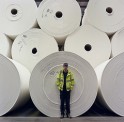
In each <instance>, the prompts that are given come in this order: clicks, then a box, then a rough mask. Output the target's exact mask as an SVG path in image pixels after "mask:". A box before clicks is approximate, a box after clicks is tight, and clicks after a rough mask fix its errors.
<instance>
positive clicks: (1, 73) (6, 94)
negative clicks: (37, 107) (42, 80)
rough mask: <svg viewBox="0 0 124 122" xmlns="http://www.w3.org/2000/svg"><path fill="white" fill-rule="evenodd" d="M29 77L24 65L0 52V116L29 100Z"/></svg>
mask: <svg viewBox="0 0 124 122" xmlns="http://www.w3.org/2000/svg"><path fill="white" fill-rule="evenodd" d="M29 79H30V72H29V71H28V70H27V69H26V68H25V67H24V66H22V65H21V64H19V63H17V62H15V61H13V60H10V59H8V58H6V57H4V56H3V55H1V54H0V116H2V115H4V114H6V113H8V112H10V111H11V110H14V109H17V108H18V107H22V106H23V105H24V104H25V103H26V102H27V101H28V100H29V98H30V96H29Z"/></svg>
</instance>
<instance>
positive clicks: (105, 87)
mask: <svg viewBox="0 0 124 122" xmlns="http://www.w3.org/2000/svg"><path fill="white" fill-rule="evenodd" d="M95 71H96V74H97V77H98V81H99V94H98V98H99V101H100V102H101V103H102V104H103V105H104V106H105V107H107V108H108V109H110V110H111V111H113V112H114V113H116V114H117V115H120V116H124V102H123V101H124V88H123V86H124V80H123V79H124V53H122V54H120V55H118V56H116V57H114V58H113V59H111V60H109V61H107V62H105V63H103V64H101V65H99V66H98V67H97V68H96V69H95Z"/></svg>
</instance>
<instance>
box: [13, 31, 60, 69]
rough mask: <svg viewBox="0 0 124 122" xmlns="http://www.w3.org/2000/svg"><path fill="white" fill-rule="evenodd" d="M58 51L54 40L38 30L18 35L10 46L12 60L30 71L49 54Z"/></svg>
mask: <svg viewBox="0 0 124 122" xmlns="http://www.w3.org/2000/svg"><path fill="white" fill-rule="evenodd" d="M57 51H58V45H57V42H56V40H55V39H54V38H53V37H51V36H49V35H47V34H45V33H44V32H43V31H42V30H40V29H31V30H29V31H27V32H25V33H23V34H21V35H19V36H18V37H17V38H16V39H15V41H14V43H13V45H12V58H13V59H14V60H16V61H18V62H20V63H21V64H23V65H24V66H25V67H27V69H29V70H30V71H32V70H33V68H34V67H35V65H36V64H37V63H38V62H39V61H40V60H42V59H43V58H45V57H46V56H48V55H49V54H51V53H54V52H57Z"/></svg>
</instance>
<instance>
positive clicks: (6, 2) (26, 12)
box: [0, 0, 37, 38]
mask: <svg viewBox="0 0 124 122" xmlns="http://www.w3.org/2000/svg"><path fill="white" fill-rule="evenodd" d="M36 16H37V5H36V3H35V1H34V0H1V1H0V31H1V32H3V33H5V34H7V35H8V36H10V37H11V38H15V37H16V36H17V35H18V34H21V33H23V32H25V31H27V30H29V29H30V28H32V27H34V26H36V25H37V24H36Z"/></svg>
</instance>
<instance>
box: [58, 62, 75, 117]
mask: <svg viewBox="0 0 124 122" xmlns="http://www.w3.org/2000/svg"><path fill="white" fill-rule="evenodd" d="M74 84H75V81H74V78H73V74H72V72H71V71H70V70H68V63H64V64H63V70H60V72H59V74H58V75H57V81H56V85H57V87H58V89H59V90H60V101H61V104H60V110H61V118H64V113H65V106H64V104H65V103H66V115H67V118H71V116H70V93H71V90H73V87H74Z"/></svg>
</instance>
